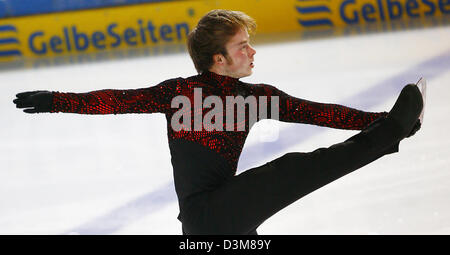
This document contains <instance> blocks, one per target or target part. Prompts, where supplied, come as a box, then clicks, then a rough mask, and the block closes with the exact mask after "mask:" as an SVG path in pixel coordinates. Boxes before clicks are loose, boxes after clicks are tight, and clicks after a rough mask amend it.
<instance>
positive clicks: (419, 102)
mask: <svg viewBox="0 0 450 255" xmlns="http://www.w3.org/2000/svg"><path fill="white" fill-rule="evenodd" d="M422 110H423V98H422V93H421V92H420V90H419V88H418V86H417V85H415V84H408V85H406V86H405V87H404V88H403V89H402V91H401V92H400V95H399V97H398V98H397V101H396V102H395V104H394V106H393V107H392V109H391V111H390V112H389V114H388V116H387V119H389V120H392V121H393V122H395V123H396V124H397V125H398V126H399V127H400V132H401V133H400V135H401V137H402V138H404V137H406V136H407V135H408V134H409V133H410V132H411V130H412V129H413V127H414V125H415V124H416V122H417V120H418V118H419V116H420V114H421V113H422Z"/></svg>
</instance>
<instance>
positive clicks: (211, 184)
mask: <svg viewBox="0 0 450 255" xmlns="http://www.w3.org/2000/svg"><path fill="white" fill-rule="evenodd" d="M194 88H201V89H202V90H201V93H202V102H203V100H205V98H206V97H208V96H211V95H214V96H218V97H220V98H221V99H222V102H224V103H223V116H224V118H223V127H224V128H223V131H217V130H211V131H208V130H210V129H208V130H206V129H205V127H204V126H203V127H202V129H201V130H199V131H195V130H194V114H195V111H194V110H192V111H191V130H190V131H186V130H181V131H178V132H177V131H175V130H173V129H172V126H171V120H172V116H173V115H174V114H175V113H176V112H177V111H179V110H180V108H181V105H178V104H177V105H176V107H174V108H172V107H171V103H172V99H173V98H174V97H176V96H179V95H182V96H185V97H187V98H189V99H190V101H191V106H192V107H193V106H194ZM53 95H54V97H53V106H52V112H69V113H80V114H123V113H156V112H159V113H164V114H165V115H166V118H167V130H168V137H169V146H170V151H171V156H172V165H173V168H174V177H175V187H176V191H177V195H178V198H179V200H180V209H183V208H182V207H183V201H184V200H185V198H187V197H189V196H190V195H192V194H195V193H197V192H202V191H205V190H212V189H214V188H215V187H217V186H218V185H220V184H221V183H223V181H225V180H226V179H227V178H229V177H230V176H233V175H234V174H235V173H236V168H237V164H238V159H239V156H240V154H241V151H242V148H243V146H244V142H245V139H246V137H247V135H248V133H249V129H250V128H249V121H248V120H249V119H248V115H249V114H248V111H246V113H247V114H246V117H245V123H242V121H241V123H239V122H237V121H236V120H237V117H238V116H236V115H235V117H236V118H235V121H234V123H235V124H234V127H235V129H234V131H228V130H229V129H226V118H225V116H226V113H225V111H226V107H228V105H226V104H225V102H226V98H225V97H226V96H234V97H237V96H238V95H241V96H242V97H243V98H247V97H248V96H254V97H256V98H257V99H258V98H259V97H260V96H266V97H267V100H266V101H267V102H268V104H267V107H268V109H267V118H271V111H270V106H271V104H270V102H271V97H273V96H278V99H279V114H278V118H279V120H280V121H285V122H296V123H305V124H313V125H319V126H325V127H331V128H339V129H351V130H361V129H363V128H365V127H366V126H368V125H369V124H370V123H371V122H372V121H374V120H375V119H377V118H379V117H381V116H384V115H386V114H387V113H385V112H383V113H369V112H363V111H359V110H356V109H352V108H348V107H345V106H341V105H335V104H322V103H316V102H311V101H307V100H303V99H299V98H295V97H292V96H290V95H288V94H286V93H284V92H282V91H280V90H278V89H277V88H275V87H273V86H271V85H267V84H248V83H244V82H242V81H240V80H239V79H234V78H231V77H227V76H221V75H217V74H215V73H211V72H205V73H203V74H201V75H196V76H192V77H189V78H176V79H171V80H167V81H164V82H162V83H160V84H158V85H156V86H153V87H149V88H142V89H130V90H111V89H107V90H100V91H93V92H89V93H60V92H53ZM259 102H260V101H257V103H258V109H259ZM246 106H247V108H248V105H246ZM178 107H179V108H178ZM216 107H217V106H216ZM212 108H213V107H210V108H205V107H204V108H203V111H202V112H200V113H201V114H202V116H205V114H207V113H208V111H209V110H211V109H212ZM219 109H220V108H219ZM196 110H197V113H199V111H198V110H199V109H196ZM247 110H248V109H247ZM200 111H201V109H200ZM234 111H235V113H236V109H234ZM258 120H259V118H258ZM203 124H204V125H205V123H203ZM240 125H244V126H245V130H244V131H236V130H238V129H237V127H238V126H240ZM299 132H301V130H299Z"/></svg>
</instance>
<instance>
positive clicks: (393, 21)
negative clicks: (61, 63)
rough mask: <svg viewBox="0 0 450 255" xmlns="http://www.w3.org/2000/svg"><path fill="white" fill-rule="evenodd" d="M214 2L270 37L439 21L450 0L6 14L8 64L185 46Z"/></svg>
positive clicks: (260, 2)
mask: <svg viewBox="0 0 450 255" xmlns="http://www.w3.org/2000/svg"><path fill="white" fill-rule="evenodd" d="M212 9H233V10H240V11H243V12H245V13H247V14H249V15H250V16H252V17H253V18H255V20H256V22H257V24H258V29H257V32H258V34H260V35H263V36H264V35H271V34H275V33H286V32H301V33H302V34H303V35H305V34H308V33H310V34H314V33H327V32H330V31H341V32H339V33H356V32H358V31H357V30H358V29H360V30H361V29H363V30H369V31H372V30H374V31H376V30H381V31H385V30H395V29H399V28H400V29H403V28H408V27H414V26H421V25H424V24H427V22H429V23H430V24H431V23H433V20H435V21H436V20H439V22H443V23H447V21H448V19H449V16H450V0H333V1H330V0H286V1H273V0H246V1H241V0H222V1H220V0H218V1H207V0H203V1H170V2H159V3H148V4H139V5H130V6H122V7H114V8H104V9H93V10H83V11H74V12H63V13H53V14H44V15H34V16H28V17H17V18H7V19H0V64H1V63H2V62H3V63H10V62H14V61H16V62H17V61H18V62H17V63H18V64H17V65H21V64H20V62H21V61H22V62H24V60H28V59H31V60H33V61H36V60H39V59H42V58H57V59H60V60H61V59H62V60H64V59H76V57H73V56H76V55H81V56H86V55H89V54H91V53H94V54H97V55H101V56H106V55H114V53H111V52H112V51H117V50H119V51H121V52H124V51H127V50H131V51H146V50H145V48H148V47H156V48H168V49H170V48H174V49H179V45H184V44H185V41H186V37H187V34H188V33H189V31H190V30H191V29H192V28H193V27H194V26H195V25H196V24H197V22H198V20H199V19H200V18H201V17H202V16H203V15H204V14H205V13H206V12H208V11H209V10H212ZM430 18H432V19H431V20H432V21H429V20H430ZM442 20H444V21H442ZM398 24H400V25H398ZM355 27H356V28H355ZM342 28H344V29H342ZM347 28H349V29H347ZM339 29H340V30H339ZM332 33H336V32H332ZM1 67H2V65H0V68H1Z"/></svg>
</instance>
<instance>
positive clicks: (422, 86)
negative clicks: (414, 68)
mask: <svg viewBox="0 0 450 255" xmlns="http://www.w3.org/2000/svg"><path fill="white" fill-rule="evenodd" d="M416 86H417V87H418V88H419V90H420V93H422V100H423V108H422V112H421V113H420V116H419V120H420V123H423V117H424V115H425V103H426V98H427V81H426V80H425V78H423V77H421V78H420V79H419V81H417V83H416Z"/></svg>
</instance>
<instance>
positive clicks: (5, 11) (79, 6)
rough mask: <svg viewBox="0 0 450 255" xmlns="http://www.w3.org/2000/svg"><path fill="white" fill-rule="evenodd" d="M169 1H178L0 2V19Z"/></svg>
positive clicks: (1, 0)
mask: <svg viewBox="0 0 450 255" xmlns="http://www.w3.org/2000/svg"><path fill="white" fill-rule="evenodd" d="M167 1H176V0H89V1H71V0H57V1H55V0H32V1H30V0H0V19H1V18H7V17H18V16H26V15H36V14H45V13H54V12H66V11H76V10H86V9H94V8H105V7H111V6H120V5H130V4H141V3H150V2H167Z"/></svg>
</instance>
